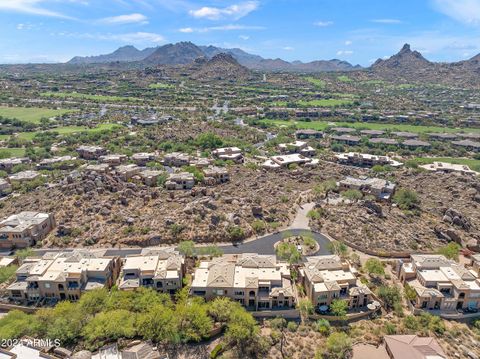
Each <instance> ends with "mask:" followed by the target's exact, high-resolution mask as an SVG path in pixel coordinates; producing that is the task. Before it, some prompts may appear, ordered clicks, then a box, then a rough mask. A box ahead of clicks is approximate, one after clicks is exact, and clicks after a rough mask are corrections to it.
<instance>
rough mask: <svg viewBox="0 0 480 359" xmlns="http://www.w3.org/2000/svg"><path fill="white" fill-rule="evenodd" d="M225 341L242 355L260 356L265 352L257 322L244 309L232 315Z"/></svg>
mask: <svg viewBox="0 0 480 359" xmlns="http://www.w3.org/2000/svg"><path fill="white" fill-rule="evenodd" d="M225 340H226V342H227V343H228V345H230V346H232V347H236V348H237V350H238V351H239V352H240V353H241V354H247V355H248V354H253V353H255V354H257V355H258V354H261V352H263V351H264V350H265V348H264V345H263V343H262V341H261V336H260V328H259V326H258V324H257V321H256V320H255V319H254V318H253V316H252V315H251V314H250V313H248V312H247V311H246V310H245V309H244V308H237V309H235V310H234V311H233V312H232V313H231V315H230V320H229V322H228V324H227V330H226V331H225Z"/></svg>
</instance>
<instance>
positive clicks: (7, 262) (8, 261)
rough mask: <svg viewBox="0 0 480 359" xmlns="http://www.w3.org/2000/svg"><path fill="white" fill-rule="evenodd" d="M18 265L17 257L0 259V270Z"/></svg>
mask: <svg viewBox="0 0 480 359" xmlns="http://www.w3.org/2000/svg"><path fill="white" fill-rule="evenodd" d="M15 264H18V259H17V257H0V268H3V267H8V266H11V265H15Z"/></svg>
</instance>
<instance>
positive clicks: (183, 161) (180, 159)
mask: <svg viewBox="0 0 480 359" xmlns="http://www.w3.org/2000/svg"><path fill="white" fill-rule="evenodd" d="M190 160H191V157H190V156H189V155H187V154H186V153H181V152H172V153H167V154H166V155H165V156H164V158H163V164H164V165H165V166H171V167H183V166H188V165H190Z"/></svg>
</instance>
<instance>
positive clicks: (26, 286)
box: [7, 250, 120, 302]
mask: <svg viewBox="0 0 480 359" xmlns="http://www.w3.org/2000/svg"><path fill="white" fill-rule="evenodd" d="M119 271H120V260H119V258H118V257H107V256H104V253H103V252H102V251H86V250H75V251H72V252H49V253H46V254H45V255H44V256H43V257H42V258H27V259H26V260H25V261H24V264H23V265H22V266H21V267H20V268H18V270H17V272H16V280H15V282H14V283H12V284H11V285H10V286H8V287H7V292H8V294H9V297H10V299H12V300H16V301H22V302H31V301H39V300H42V299H56V300H65V299H69V300H77V299H79V298H80V296H81V294H82V293H83V292H85V291H88V290H93V289H97V288H110V287H111V286H112V285H113V284H114V283H115V281H116V279H117V277H118V273H119Z"/></svg>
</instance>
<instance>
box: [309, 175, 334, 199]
mask: <svg viewBox="0 0 480 359" xmlns="http://www.w3.org/2000/svg"><path fill="white" fill-rule="evenodd" d="M336 189H337V182H336V181H335V180H334V179H329V180H326V181H323V182H321V183H319V184H318V185H316V186H315V187H314V188H313V193H315V195H317V196H320V195H323V196H325V197H327V196H328V194H329V193H330V192H332V191H335V190H336Z"/></svg>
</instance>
